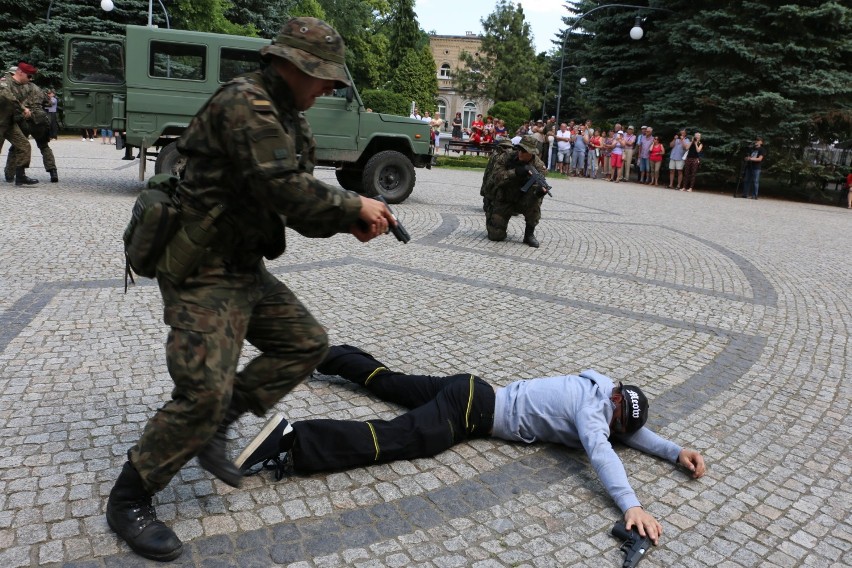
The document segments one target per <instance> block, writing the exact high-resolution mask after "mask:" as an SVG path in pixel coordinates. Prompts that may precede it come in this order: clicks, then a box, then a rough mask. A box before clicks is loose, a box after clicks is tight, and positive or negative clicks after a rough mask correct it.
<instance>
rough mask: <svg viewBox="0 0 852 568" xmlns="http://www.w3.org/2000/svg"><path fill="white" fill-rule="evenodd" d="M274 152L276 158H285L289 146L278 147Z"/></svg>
mask: <svg viewBox="0 0 852 568" xmlns="http://www.w3.org/2000/svg"><path fill="white" fill-rule="evenodd" d="M272 154H273V155H274V156H275V159H276V160H283V159H284V158H286V157H287V148H276V149H275V150H273V151H272Z"/></svg>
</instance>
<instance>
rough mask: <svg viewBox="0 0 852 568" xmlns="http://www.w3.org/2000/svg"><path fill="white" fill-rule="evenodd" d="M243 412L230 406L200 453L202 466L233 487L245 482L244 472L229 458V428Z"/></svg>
mask: <svg viewBox="0 0 852 568" xmlns="http://www.w3.org/2000/svg"><path fill="white" fill-rule="evenodd" d="M240 415H242V412H240V411H239V410H236V409H235V408H234V407H233V406H231V407H230V408H228V411H227V412H226V413H225V418H223V419H222V422H221V423H220V424H219V428H218V429H217V430H216V433H215V434H213V437H212V438H210V441H209V442H207V445H206V446H204V447H203V448H202V449H201V453H199V454H198V456H197V457H198V463H199V464H201V467H203V468H204V469H206V470H207V471H209V472H210V473H212V474H213V475H215V476H216V477H217V478H219V479H220V480H222V481H224V482H225V483H227V484H228V485H230V486H231V487H239V486H240V484H241V483H242V482H243V474H242V473H240V469H239V468H238V467H237V466H235V465H234V464H233V462H231V460H229V459H228V454H227V452H226V447H227V444H228V428H229V427H230V426H231V424H233V423H234V422H236V421H237V418H239V417H240Z"/></svg>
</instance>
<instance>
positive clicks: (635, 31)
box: [556, 4, 674, 122]
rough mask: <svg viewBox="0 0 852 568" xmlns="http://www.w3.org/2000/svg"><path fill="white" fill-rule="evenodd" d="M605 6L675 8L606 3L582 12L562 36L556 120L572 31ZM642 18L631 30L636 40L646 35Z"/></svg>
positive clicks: (632, 36)
mask: <svg viewBox="0 0 852 568" xmlns="http://www.w3.org/2000/svg"><path fill="white" fill-rule="evenodd" d="M604 8H627V9H630V10H657V11H659V12H674V10H669V9H668V8H654V7H651V6H634V5H632V4H604V5H603V6H596V7H595V8H592V9H591V10H589V11H588V12H585V13H583V14H580V15H579V16H578V17H577V19H576V20H575V21H574V25H572V26H571V27H570V28H568V29H567V30H565V36H564V37H563V38H562V63H561V65H560V69H559V91H558V93H557V94H556V121H557V122H558V121H559V109H560V105H561V103H562V79H563V71H564V70H565V46H566V44H567V42H568V36H569V35H570V34H571V32H572V31H574V29H575V28H576V27H577V26H578V25H579V24H580V22H581V21H582V20H583V18H585V17H586V16H589V15H591V14H593V13H594V12H597V11H598V10H603V9H604ZM641 24H642V18H641V17H640V16H636V22H635V23H634V25H633V28H631V30H630V37H631V38H632V39H634V40H640V39H642V36H643V35H645V32H644V31H643V30H642V26H641Z"/></svg>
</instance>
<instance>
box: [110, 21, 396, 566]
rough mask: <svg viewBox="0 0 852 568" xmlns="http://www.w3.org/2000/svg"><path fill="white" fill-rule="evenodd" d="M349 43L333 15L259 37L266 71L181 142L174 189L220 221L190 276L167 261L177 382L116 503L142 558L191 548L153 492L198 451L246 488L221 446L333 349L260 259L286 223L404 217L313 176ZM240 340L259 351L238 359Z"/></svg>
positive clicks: (133, 457) (363, 233)
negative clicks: (265, 41)
mask: <svg viewBox="0 0 852 568" xmlns="http://www.w3.org/2000/svg"><path fill="white" fill-rule="evenodd" d="M344 49H345V48H344V44H343V39H342V38H341V37H340V35H339V34H338V33H337V32H336V31H335V30H334V29H333V28H331V27H330V26H329V25H328V24H326V23H325V22H323V21H321V20H318V19H316V18H307V17H306V18H295V19H292V20H290V21H289V22H287V23H285V24H284V26H283V27H282V28H281V31H280V32H279V34H278V37H277V38H276V39H275V41H274V42H273V43H272V44H271V45H268V46H265V47H263V48H262V49H261V55H262V56H263V65H262V68H261V70H260V71H256V72H253V73H248V74H245V75H241V76H239V77H236V78H235V79H233V80H231V81H230V82H228V83H226V84H225V85H223V86H222V87H221V88H220V89H219V90H218V91H217V92H216V93H214V94H213V96H212V97H211V98H210V100H209V101H208V102H207V103H206V104H205V105H204V106H203V107H202V109H201V110H200V111H199V112H198V114H197V115H196V116H195V118H194V119H193V120H192V122H191V123H190V125H189V127H188V128H187V130H186V131H185V132H184V134H183V136H182V137H181V138H180V140H179V141H178V149H179V150H180V151H181V153H182V154H184V155H185V156H186V158H187V162H186V170H185V174H184V179H183V181H182V182H181V183H180V186H179V187H178V194H179V197H180V201H181V204H182V222H183V225H184V229H182V230H187V231H189V230H190V229H193V228H197V227H198V226H199V225H200V224H201V222H202V220H205V221H206V220H208V219H209V218H210V216H212V215H213V214H214V212H216V214H217V215H218V216H217V217H214V219H215V222H216V225H215V227H216V229H217V233H216V236H215V237H214V238H213V240H212V241H211V242H210V243H209V244H208V246H206V247H200V248H199V249H198V254H197V258H199V262H200V265H199V266H198V268H196V269H195V270H194V272H190V273H189V276H187V277H185V279H180V278H177V277H176V276H175V274H174V273H173V272H171V271H170V269H169V268H168V267H169V266H170V263H171V262H172V261H173V260H175V258H177V257H176V255H175V256H174V258H173V255H172V246H171V244H170V246H169V248H167V249H166V253H165V254H164V255H163V258H162V259H161V261H160V264H159V265H158V270H157V282H158V284H159V287H160V292H161V294H162V296H163V303H164V308H165V310H164V314H165V315H164V320H165V323H166V324H167V325H169V326H170V327H171V330H170V332H169V335H168V341H167V344H166V362H167V364H168V369H169V374H170V375H171V377H172V380H173V381H174V383H175V388H174V390H173V391H172V400H170V401H168V402H167V403H166V404H165V405H164V406H163V407H162V408H161V409H160V410H158V411H157V412H156V414H155V415H154V416H153V417H152V418H151V419H150V420H149V421H148V424H147V425H146V426H145V430H144V432H143V433H142V437H141V439H140V440H139V441H138V442H137V443H136V445H134V446H133V447H132V448H131V449H130V450H129V451H128V454H127V457H128V461H127V462H125V464H124V467H123V468H122V471H121V474H120V475H119V477H118V479H117V480H116V483H115V486H114V487H113V489H112V491H111V492H110V496H109V500H108V503H107V513H106V516H107V521H108V523H109V526H110V527H111V528H112V529H113V530H114V531H115V532H116V533H118V535H119V536H120V537H121V538H122V539H124V540H125V541H126V542H127V543H128V544H129V545H130V547H131V548H132V549H133V550H134V551H135V552H136V553H138V554H140V555H142V556H144V557H146V558H151V559H155V560H161V561H164V560H172V559H174V558H177V557H178V556H179V555H180V554H181V549H182V544H181V542H180V540H179V539H178V537H177V535H176V534H175V533H174V532H173V531H172V530H171V529H170V528H169V527H167V526H166V525H165V524H164V523H163V522H161V521H159V520H158V519H157V516H156V513H155V511H154V507H153V505H152V496H153V495H154V494H155V493H156V492H158V491H160V490H162V489H163V488H164V487H166V485H167V484H168V483H169V481H170V480H171V479H172V477H173V476H174V475H175V474H177V473H178V471H179V470H180V469H181V468H182V467H183V466H184V464H186V463H187V462H188V461H189V460H190V459H192V458H193V457H195V456H198V461H199V463H200V464H201V466H202V467H203V468H204V469H206V470H207V471H209V472H210V473H212V474H213V475H215V476H216V477H218V478H219V479H220V480H222V481H224V482H225V483H227V484H229V485H232V486H238V485H239V483H240V481H241V478H242V476H241V474H240V471H239V469H237V468H236V467H235V466H234V464H233V463H232V462H231V461H230V460H229V459H228V457H227V455H226V451H225V450H226V447H225V445H226V441H227V430H228V428H229V426H230V425H231V424H232V423H233V422H234V421H236V420H237V419H238V418H239V417H240V416H241V415H242V414H243V413H245V412H252V413H254V414H256V415H258V416H263V415H264V414H265V413H266V412H267V411H268V410H269V409H270V408H272V407H273V406H274V405H275V404H276V403H277V402H278V401H279V400H280V399H281V397H283V396H284V395H285V394H287V393H288V392H290V390H292V389H293V388H294V387H295V386H296V385H298V384H299V383H300V382H302V381H303V380H304V379H305V378H306V377H307V376H308V375H309V374H310V373H311V371H313V369H314V368H315V367H316V366H317V365H318V364H319V363H320V361H322V359H323V357H324V356H325V354H326V352H327V350H328V338H327V336H326V334H325V331H324V330H323V328H322V326H320V324H319V323H318V322H317V321H316V320H315V319H314V318H313V316H312V315H311V314H310V312H308V310H307V309H306V308H305V307H304V306H303V305H302V303H301V302H300V301H299V300H298V298H296V296H295V294H293V293H292V292H291V291H290V290H289V289H288V288H287V286H285V285H284V284H283V283H282V282H280V281H279V280H278V279H277V278H275V277H274V276H272V275H271V274H270V273H269V272H268V271H267V270H266V268H265V266H264V262H263V258H264V257H266V258H268V259H273V258H276V257H278V256H279V255H281V254H282V253H283V252H284V248H285V243H284V229H285V223H286V224H287V225H290V226H291V227H292V228H294V229H295V230H297V231H298V232H299V233H301V234H302V235H305V236H307V237H330V236H332V235H334V234H336V233H343V232H349V233H352V234H353V235H354V236H355V237H357V238H358V239H359V240H360V241H363V242H366V241H369V240H370V239H372V238H374V237H377V236H378V235H381V234H384V233H385V232H387V230H388V224H395V221H394V220H393V216H392V215H391V214H390V211H389V210H388V209H387V207H385V205H384V204H382V203H381V202H379V201H375V200H373V199H367V198H364V197H361V196H359V195H358V194H356V193H353V192H351V191H346V190H343V189H339V188H337V187H334V186H330V185H328V184H326V183H323V182H321V181H319V180H317V179H316V178H315V177H314V176H313V175H312V173H313V169H314V163H315V149H316V143H315V141H314V139H313V135H312V133H311V128H310V125H309V124H308V122H307V121H306V120H305V118H304V115H303V114H301V113H302V112H303V111H306V110H308V109H309V108H310V107H311V106H313V104H314V102H315V100H316V98H317V97H318V96H320V95H323V94H325V93H329V92H330V91H331V90H332V89H334V88H341V87H345V86H348V85H349V80H348V78H347V75H346V71H345V68H344ZM180 236H181V232H180V231H179V232H178V234H177V236H176V237H175V238H178V237H180ZM174 242H175V241H173V243H174ZM244 341H248V342H249V343H251V344H252V345H254V346H255V347H257V348H258V349H259V350H260V351H261V354H260V355H259V356H258V357H256V358H254V359H253V360H252V361H250V362H249V363H248V364H247V365H246V366H245V367H244V368H243V369H242V370H240V371H237V365H238V362H239V358H240V352H241V349H242V345H243V342H244Z"/></svg>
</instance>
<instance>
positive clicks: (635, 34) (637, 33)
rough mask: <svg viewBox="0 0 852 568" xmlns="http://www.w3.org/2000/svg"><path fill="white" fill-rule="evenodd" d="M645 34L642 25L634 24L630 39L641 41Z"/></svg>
mask: <svg viewBox="0 0 852 568" xmlns="http://www.w3.org/2000/svg"><path fill="white" fill-rule="evenodd" d="M644 35H645V30H643V29H642V28H641V27H640V26H633V27H632V28H630V39H635V40H637V41H639V40H640V39H642V36H644Z"/></svg>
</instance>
